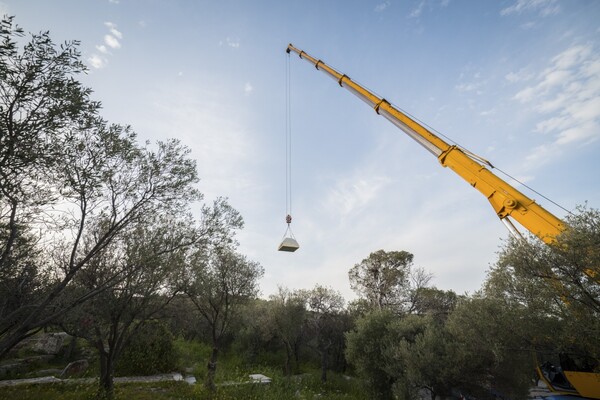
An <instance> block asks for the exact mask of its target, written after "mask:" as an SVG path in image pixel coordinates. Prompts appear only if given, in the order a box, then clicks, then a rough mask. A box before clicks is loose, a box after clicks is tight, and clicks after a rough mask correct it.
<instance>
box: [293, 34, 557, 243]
mask: <svg viewBox="0 0 600 400" xmlns="http://www.w3.org/2000/svg"><path fill="white" fill-rule="evenodd" d="M286 51H287V53H288V54H289V53H290V52H294V53H296V54H298V56H299V57H300V58H302V59H304V60H306V61H308V62H309V63H311V64H312V65H314V66H315V68H316V69H318V70H320V71H323V72H325V73H326V74H327V75H329V76H330V77H331V78H333V79H335V80H336V81H337V82H338V84H339V85H340V86H341V87H344V88H346V89H348V90H349V91H350V92H351V93H353V94H354V95H356V96H357V97H359V98H360V99H361V100H363V101H364V102H365V103H367V104H368V105H369V106H371V107H373V108H374V110H375V112H376V113H377V114H379V115H381V116H383V117H385V118H386V119H387V120H389V121H390V122H391V123H392V124H394V125H396V126H397V127H398V128H400V129H401V130H402V131H404V132H405V133H406V134H407V135H408V136H410V137H411V138H413V139H414V140H416V141H417V142H418V143H419V144H421V145H422V146H423V147H425V148H426V149H427V150H428V151H429V152H430V153H432V154H433V155H435V156H436V157H437V159H438V161H439V162H440V164H442V166H444V167H448V168H450V169H451V170H453V171H454V172H455V173H457V174H458V175H459V176H460V177H461V178H463V179H464V180H465V181H467V182H468V183H469V184H470V185H471V186H473V187H474V188H475V189H477V190H478V191H479V192H480V193H481V194H483V195H484V196H485V197H486V198H487V199H488V201H489V202H490V204H491V205H492V208H493V209H494V211H495V212H496V215H498V217H499V218H500V219H501V220H502V221H503V222H505V224H506V225H507V226H508V227H509V229H511V230H516V229H515V228H514V226H513V225H512V222H511V221H510V219H509V218H508V217H509V216H510V217H512V218H513V219H514V220H516V221H518V222H519V223H520V224H521V225H522V226H523V227H525V228H526V229H527V230H528V231H529V232H531V233H532V234H534V235H536V236H537V237H539V238H540V239H541V240H543V241H544V242H546V243H552V242H554V241H555V238H556V236H558V235H559V234H560V233H561V232H562V231H563V230H564V229H565V224H564V223H563V222H562V221H561V220H560V219H559V218H558V217H556V216H555V215H553V214H552V213H550V212H549V211H547V210H546V209H544V208H543V207H541V206H540V205H539V204H537V203H536V202H535V201H534V200H532V199H530V198H529V197H527V196H526V195H524V194H523V193H521V192H520V191H519V190H517V189H516V188H514V187H513V186H512V185H510V184H509V183H507V182H506V181H504V180H503V179H501V178H500V177H498V176H497V175H495V174H494V173H492V172H491V171H490V170H489V169H488V168H486V167H485V165H488V166H490V167H491V164H490V163H489V162H487V161H485V160H484V159H482V158H480V157H477V156H475V155H473V154H471V153H468V152H466V151H465V150H463V149H461V148H460V147H458V146H456V145H450V144H448V143H446V142H445V141H444V140H443V139H441V138H440V137H439V136H437V135H435V134H434V133H432V132H431V131H430V130H428V129H427V128H425V127H424V126H423V125H421V124H420V123H418V122H417V121H415V120H414V119H413V118H411V117H409V116H408V115H407V114H406V113H404V112H402V111H400V110H399V109H398V108H396V107H394V106H393V105H392V104H391V103H389V102H388V101H387V100H385V99H384V98H381V97H379V96H377V95H376V94H374V93H373V92H371V91H369V90H368V89H366V88H365V87H363V86H361V85H359V84H358V83H356V82H354V81H352V79H350V78H349V77H348V76H346V75H344V74H342V73H340V72H338V71H336V70H335V69H333V68H332V67H330V66H328V65H327V64H325V63H324V62H323V61H321V60H318V59H316V58H314V57H312V56H310V55H309V54H307V53H306V52H304V51H302V50H300V49H298V48H296V47H294V46H293V45H292V44H290V45H288V48H287V50H286ZM484 164H485V165H484Z"/></svg>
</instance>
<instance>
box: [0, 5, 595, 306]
mask: <svg viewBox="0 0 600 400" xmlns="http://www.w3.org/2000/svg"><path fill="white" fill-rule="evenodd" d="M0 12H1V13H3V14H10V15H15V16H16V21H17V23H18V24H19V25H20V26H22V27H23V28H24V29H25V30H26V31H29V32H39V31H42V30H50V32H51V35H52V37H53V39H54V40H55V42H57V43H60V42H62V41H65V40H73V39H77V40H80V41H81V46H80V49H81V52H82V56H83V58H84V60H85V62H86V63H87V65H88V66H89V69H90V71H89V74H88V75H87V76H85V77H83V78H82V79H83V81H84V83H85V84H86V85H87V86H89V87H91V88H92V89H93V90H94V92H95V94H94V97H95V99H97V100H100V101H101V102H102V103H103V108H104V109H103V115H104V117H105V118H107V119H108V120H110V121H111V122H116V123H123V124H130V125H132V126H133V128H134V129H135V130H136V131H137V132H138V135H139V137H140V139H141V140H150V141H156V140H160V139H165V138H168V137H174V138H179V139H180V140H181V141H182V142H183V143H184V144H186V145H187V146H189V147H190V149H191V150H192V156H193V157H194V158H195V159H196V161H197V165H198V170H199V174H200V176H201V178H202V180H201V182H200V184H199V188H200V190H201V191H202V192H203V193H204V194H205V196H206V200H208V201H211V200H212V199H214V198H215V197H217V196H226V197H228V198H229V200H230V202H231V204H232V205H233V206H234V207H235V208H237V209H238V210H239V211H240V212H241V213H242V215H243V216H244V219H245V224H246V225H245V228H244V230H243V232H241V233H240V235H239V240H240V243H241V245H240V247H241V251H242V252H243V253H245V254H247V255H248V256H249V257H250V258H251V259H254V260H256V261H259V262H260V263H261V264H262V265H263V266H264V268H265V276H264V278H263V280H262V282H261V287H262V293H263V295H264V296H268V295H269V294H271V293H273V292H274V291H275V290H276V288H277V285H281V286H285V287H288V288H311V287H313V286H314V285H315V284H316V283H321V284H324V285H327V286H331V287H333V288H334V289H336V290H339V291H340V292H341V293H342V294H343V295H344V296H345V298H346V299H348V300H349V299H352V298H353V294H352V292H351V290H350V287H349V283H348V277H347V272H348V270H349V269H350V268H351V267H352V266H353V265H354V264H356V263H358V262H360V261H361V260H362V259H363V258H365V257H367V256H368V255H369V253H371V252H372V251H375V250H378V249H384V250H387V251H391V250H406V251H409V252H411V253H413V254H414V256H415V265H416V266H419V267H423V268H425V269H426V270H428V271H430V272H432V273H433V274H434V276H435V278H434V281H433V283H434V284H435V285H436V286H437V287H439V288H442V289H453V290H455V291H456V292H458V293H463V292H469V293H473V292H474V291H476V290H477V289H479V288H480V286H481V283H482V282H483V280H484V279H485V274H486V270H487V269H488V267H489V266H490V265H491V264H493V263H494V261H495V259H496V253H497V251H498V249H499V247H500V246H501V245H502V241H503V240H504V239H506V237H507V236H508V233H507V231H506V229H505V228H504V226H503V225H502V223H501V222H500V221H499V220H498V218H497V217H496V216H495V214H494V212H493V210H492V209H491V207H490V206H489V204H488V203H487V200H486V199H485V198H483V197H482V196H481V195H480V194H479V193H478V192H476V191H475V190H473V189H472V188H471V187H470V186H469V185H468V184H467V183H465V182H464V181H462V180H461V179H460V178H459V177H457V176H456V175H454V174H453V172H452V171H450V170H447V169H444V168H442V167H441V166H440V165H439V163H438V162H437V160H435V158H434V157H432V156H431V155H430V154H429V153H428V152H427V151H425V150H424V149H422V148H421V147H420V146H418V145H417V144H416V143H415V142H413V141H412V140H411V139H410V138H408V137H407V136H406V135H404V134H403V133H402V132H401V131H399V130H398V129H396V128H395V127H394V126H393V125H391V124H390V123H389V122H387V121H386V120H384V119H383V118H381V117H379V116H377V115H376V114H375V113H374V112H373V110H370V109H369V108H368V107H366V106H365V104H364V103H362V102H361V101H359V100H358V99H356V98H355V97H353V96H352V95H351V94H350V93H348V92H347V91H345V90H344V89H341V88H340V87H339V86H338V85H337V84H336V83H335V82H334V81H333V80H331V79H328V78H327V77H326V76H325V75H324V74H322V73H320V72H318V71H316V70H315V69H314V68H313V67H311V66H310V65H309V64H308V63H306V62H305V61H303V60H300V59H298V58H297V57H295V56H292V58H291V60H289V66H290V70H291V75H290V78H291V81H290V82H291V91H290V106H291V107H290V110H291V112H290V122H291V134H292V161H293V163H292V206H293V208H292V211H293V217H294V221H293V223H292V229H293V232H294V234H295V236H296V238H297V239H298V241H299V243H300V246H301V248H300V250H298V251H297V252H296V253H293V254H291V253H279V252H277V251H276V249H277V246H278V244H279V242H280V241H281V239H282V236H283V234H284V232H285V228H286V225H285V221H284V219H285V214H286V197H285V187H286V181H285V175H286V174H285V165H286V161H285V160H286V152H285V132H286V90H285V87H286V65H287V62H288V56H287V55H286V53H285V49H286V47H287V44H288V43H290V42H291V43H293V44H294V45H295V46H297V47H299V48H301V49H303V50H304V51H306V52H307V53H309V54H311V55H313V56H315V57H316V58H320V59H322V60H323V61H324V62H326V63H328V64H329V65H331V66H333V67H335V68H337V69H338V70H340V71H341V72H343V73H345V74H346V75H348V76H350V77H351V78H352V79H353V80H355V81H357V82H360V83H361V84H363V85H365V86H367V87H368V88H370V89H371V90H373V91H374V92H376V93H378V94H379V95H380V96H383V97H385V98H386V99H388V100H389V101H390V102H392V103H394V104H395V105H397V106H398V107H399V108H401V109H403V110H405V111H407V112H409V113H410V114H412V115H414V116H415V117H417V118H418V119H420V120H421V121H423V122H425V123H427V124H428V125H429V126H431V127H433V128H435V129H436V130H437V131H439V132H441V133H443V134H444V135H445V136H447V137H449V138H451V139H452V140H453V141H455V142H456V143H458V144H460V145H462V146H464V147H466V148H468V149H469V150H470V151H472V152H474V153H477V154H479V155H480V156H482V157H484V158H487V159H488V160H490V161H491V162H492V163H493V164H494V165H496V166H497V167H499V168H500V169H501V170H503V171H505V172H508V173H509V174H511V175H512V176H514V177H516V178H518V179H519V180H520V181H521V182H525V183H526V184H527V185H528V186H531V187H533V188H534V189H535V190H536V191H537V192H539V193H541V194H543V195H544V196H546V197H548V198H549V199H551V200H552V201H553V202H556V203H558V204H560V205H561V206H562V207H564V208H565V209H567V210H574V208H575V207H576V206H577V205H581V204H584V203H585V202H587V203H588V205H589V206H591V207H594V208H598V207H600V175H599V172H600V158H599V154H600V140H598V139H599V138H600V2H599V1H594V0H589V1H585V0H564V1H559V0H501V1H478V0H472V1H466V0H463V1H458V0H386V1H381V0H375V1H368V0H364V1H346V0H338V1H336V0H332V1H306V0H304V1H296V0H286V1H281V0H274V1H270V0H264V1H248V0H233V1H229V0H224V1H167V0H93V1H92V0H88V1H80V0H56V1H46V0H18V1H17V0H9V1H7V0H4V1H0ZM515 185H517V186H519V184H518V183H515ZM519 188H521V189H523V188H522V187H521V186H519ZM523 190H525V189H523ZM525 192H526V194H528V195H529V196H530V197H533V198H535V199H536V200H537V201H538V202H539V203H541V204H542V205H543V206H544V207H546V208H547V209H548V210H550V211H551V212H553V213H555V214H556V215H557V216H559V217H561V218H562V217H564V216H565V214H566V211H564V210H563V209H561V208H558V207H556V206H555V205H554V204H553V203H551V202H549V201H547V200H545V199H544V198H543V197H541V196H540V195H538V194H536V193H531V192H528V191H526V190H525ZM197 209H199V207H197Z"/></svg>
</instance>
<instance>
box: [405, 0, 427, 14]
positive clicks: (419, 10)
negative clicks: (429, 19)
mask: <svg viewBox="0 0 600 400" xmlns="http://www.w3.org/2000/svg"><path fill="white" fill-rule="evenodd" d="M424 8H425V0H421V1H419V3H418V4H417V5H416V6H415V8H413V10H412V11H411V12H410V14H408V18H419V17H420V16H421V14H422V13H423V9H424Z"/></svg>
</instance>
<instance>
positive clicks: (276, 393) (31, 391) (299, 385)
mask: <svg viewBox="0 0 600 400" xmlns="http://www.w3.org/2000/svg"><path fill="white" fill-rule="evenodd" d="M96 388H97V387H96V385H95V384H85V385H70V384H64V383H61V384H41V385H28V386H13V387H5V388H1V389H0V399H1V400H16V399H19V400H38V399H45V400H86V399H90V400H91V399H93V398H94V396H95V394H96ZM293 398H298V399H306V400H310V399H320V400H341V399H347V400H353V399H356V400H358V399H366V398H368V395H367V394H366V393H365V392H364V391H363V388H362V387H361V385H360V383H359V382H358V381H356V380H348V379H346V378H344V377H342V376H338V375H333V374H332V376H331V378H330V381H329V382H328V383H327V384H325V385H322V384H321V383H320V382H319V380H318V379H317V378H316V375H313V374H305V375H303V376H302V377H293V378H282V377H276V378H275V379H274V380H273V382H272V383H271V384H268V385H262V384H239V385H227V386H219V387H218V388H217V392H216V393H215V394H214V396H213V397H211V396H210V394H209V393H208V392H207V391H206V389H205V388H204V387H203V385H201V384H198V385H193V386H190V385H188V384H187V383H184V382H159V383H148V384H139V383H136V384H133V383H127V384H117V385H116V386H115V400H155V399H156V400H163V399H164V400H167V399H182V400H185V399H214V400H254V399H256V400H259V399H264V400H280V399H293Z"/></svg>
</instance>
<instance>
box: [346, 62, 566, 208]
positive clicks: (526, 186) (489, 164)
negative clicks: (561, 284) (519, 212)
mask: <svg viewBox="0 0 600 400" xmlns="http://www.w3.org/2000/svg"><path fill="white" fill-rule="evenodd" d="M336 71H337V70H336ZM338 73H339V72H338ZM352 81H353V82H355V83H357V84H359V85H361V86H362V87H364V88H366V89H367V90H368V91H370V92H371V93H373V94H375V95H376V96H377V97H379V98H380V99H383V97H382V96H380V95H379V94H378V93H377V92H375V91H374V90H371V89H370V88H369V87H368V86H366V85H363V84H362V83H360V82H359V81H357V80H355V79H352ZM390 104H391V105H392V106H393V107H394V108H396V109H398V110H400V111H401V112H402V113H404V114H406V115H407V116H409V117H410V118H411V119H413V120H415V121H416V122H418V123H419V124H421V125H423V126H424V127H425V128H427V129H429V130H430V131H431V132H433V133H435V134H436V135H438V136H440V137H442V138H444V139H446V140H447V141H448V142H450V143H452V144H454V145H456V146H457V147H458V148H460V149H461V150H462V151H464V152H465V153H466V154H467V155H468V156H470V157H472V158H474V159H475V160H476V161H479V162H483V163H484V164H486V165H487V166H489V167H490V168H491V169H495V170H497V171H498V172H500V173H501V174H502V175H504V176H506V177H507V178H509V179H511V180H512V181H514V182H516V183H518V184H519V185H521V186H523V187H525V188H526V189H528V190H530V191H531V192H533V193H535V194H537V195H538V196H540V197H542V198H543V199H544V200H546V201H548V202H550V203H552V204H554V205H555V206H556V207H558V208H560V209H561V210H563V211H564V212H566V213H568V214H570V215H573V213H572V212H571V211H569V210H567V209H566V208H565V207H563V206H562V205H560V204H558V203H557V202H555V201H554V200H552V199H551V198H549V197H547V196H545V195H544V194H542V193H540V192H538V191H537V190H535V189H534V188H532V187H531V186H529V185H527V184H526V183H524V182H522V181H520V180H519V179H517V178H515V177H514V176H512V175H510V174H509V173H508V172H505V171H503V170H502V169H500V168H498V167H496V166H495V165H493V164H492V163H490V162H489V161H488V160H486V159H485V158H483V157H480V156H478V155H477V154H475V153H473V152H471V151H470V150H468V149H467V148H466V147H464V146H462V145H461V144H459V143H458V142H456V141H455V140H453V139H452V138H450V137H449V136H447V135H444V134H443V133H442V132H440V131H438V130H437V129H435V128H433V127H432V126H430V125H428V124H427V123H426V122H424V121H421V120H420V119H419V118H417V117H415V116H414V115H412V114H410V113H409V112H408V111H406V110H404V109H402V108H401V107H398V106H397V105H395V104H393V103H390Z"/></svg>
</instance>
